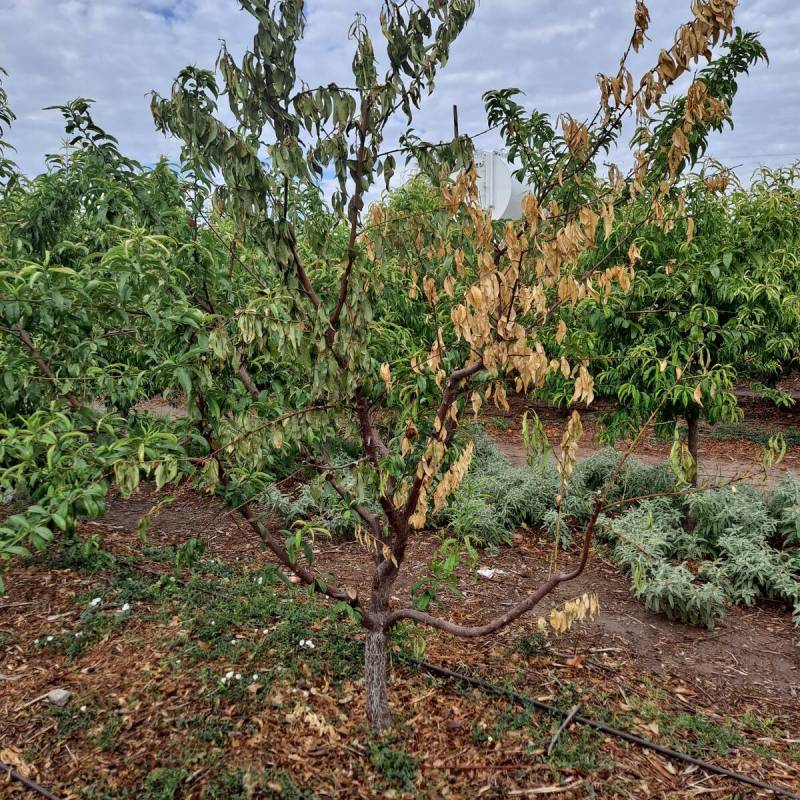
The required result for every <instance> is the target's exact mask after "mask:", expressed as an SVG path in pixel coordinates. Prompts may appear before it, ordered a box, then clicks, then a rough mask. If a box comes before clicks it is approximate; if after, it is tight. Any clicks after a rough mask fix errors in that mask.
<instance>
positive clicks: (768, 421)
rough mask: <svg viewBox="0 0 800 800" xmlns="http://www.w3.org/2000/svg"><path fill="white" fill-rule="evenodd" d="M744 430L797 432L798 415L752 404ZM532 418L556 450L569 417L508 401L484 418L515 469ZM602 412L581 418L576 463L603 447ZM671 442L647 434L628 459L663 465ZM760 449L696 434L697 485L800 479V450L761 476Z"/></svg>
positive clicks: (621, 446) (623, 446)
mask: <svg viewBox="0 0 800 800" xmlns="http://www.w3.org/2000/svg"><path fill="white" fill-rule="evenodd" d="M747 408H748V411H747V414H746V421H747V423H746V426H743V429H744V428H745V427H746V428H749V429H750V430H752V431H756V432H764V433H767V434H769V435H771V434H773V433H775V432H778V431H792V432H794V431H795V430H796V426H797V414H796V412H794V411H785V410H780V409H775V408H774V407H771V406H769V407H768V406H766V405H765V404H764V403H758V402H754V403H751V404H749V405H748V407H747ZM526 410H529V411H533V412H535V413H536V414H537V415H538V416H539V418H540V420H541V421H542V424H543V426H544V429H545V431H546V433H547V435H548V437H549V438H550V441H551V443H553V444H554V445H557V444H558V442H559V441H560V440H561V436H562V435H563V432H564V428H565V426H566V422H567V419H568V412H565V411H563V410H561V409H556V408H552V407H550V406H542V405H532V404H526V403H523V402H521V401H520V400H519V399H518V398H515V399H514V400H513V401H512V405H511V410H510V411H509V412H508V413H505V414H502V413H493V414H491V415H488V416H486V417H485V418H484V420H483V422H484V424H485V426H486V430H487V431H488V433H490V434H491V436H492V437H493V438H494V439H495V441H496V442H497V444H498V446H499V447H500V449H501V450H502V452H503V454H504V455H505V456H506V458H508V460H509V461H510V462H511V463H512V464H513V465H515V466H521V465H522V464H524V463H525V460H526V452H525V446H524V443H523V440H522V430H521V419H522V415H523V413H524V412H525V411H526ZM604 410H606V409H604V408H602V407H601V408H597V409H595V408H593V409H592V410H586V411H582V412H581V418H582V421H583V426H584V436H583V439H582V442H581V447H580V449H579V451H578V452H579V458H586V457H588V456H590V455H592V454H593V453H596V452H597V451H598V450H600V449H602V448H603V447H605V446H606V445H604V444H603V442H602V441H601V440H600V433H601V425H600V421H599V417H600V414H601V413H602V412H603V411H604ZM630 444H631V442H630V441H625V440H623V441H619V442H617V443H616V445H615V449H616V450H618V451H620V452H625V451H627V449H628V448H629V447H630ZM671 447H672V442H671V441H664V440H663V439H661V438H659V437H658V436H655V435H654V434H652V433H651V432H647V433H646V434H645V436H644V437H643V439H642V440H641V442H640V444H639V446H638V447H636V448H635V450H634V452H633V455H634V456H635V457H636V458H637V459H639V460H640V461H644V462H646V463H649V464H663V463H664V462H665V461H666V460H667V459H668V458H669V453H670V449H671ZM762 449H763V447H762V446H761V445H759V444H757V443H755V442H752V441H746V440H744V439H738V440H720V439H717V438H713V436H712V430H711V429H710V428H709V427H708V426H704V427H702V428H701V440H700V459H699V461H700V479H701V481H702V482H704V483H705V484H706V485H708V486H716V485H721V484H725V483H729V482H731V481H739V480H742V482H746V483H750V484H752V485H754V486H772V485H774V484H775V483H776V482H777V481H779V480H780V478H781V476H782V475H783V474H784V473H785V472H787V471H792V472H796V473H800V447H798V446H794V447H788V448H787V452H786V456H785V458H784V460H783V462H782V463H781V464H779V465H777V466H775V467H772V468H770V469H769V470H768V471H767V472H766V474H765V473H764V471H763V468H762V467H760V458H761V452H762Z"/></svg>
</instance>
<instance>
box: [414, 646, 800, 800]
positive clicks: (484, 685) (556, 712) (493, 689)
mask: <svg viewBox="0 0 800 800" xmlns="http://www.w3.org/2000/svg"><path fill="white" fill-rule="evenodd" d="M399 655H400V658H401V659H402V660H403V661H406V662H408V663H409V664H413V665H415V666H417V667H419V668H420V669H422V670H424V671H425V672H429V673H431V675H438V676H439V677H443V678H450V679H452V680H457V681H461V682H463V683H468V684H471V685H472V686H477V687H479V688H480V689H483V690H484V691H486V692H489V693H491V694H495V695H500V696H502V697H508V698H510V699H512V700H515V701H516V702H518V703H520V704H521V705H523V706H533V707H534V708H538V709H539V710H540V711H546V712H547V713H548V714H552V715H553V716H558V717H563V716H564V712H563V711H562V710H561V709H560V708H556V706H551V705H549V704H548V703H543V702H542V701H541V700H534V699H533V698H532V697H527V696H526V695H524V694H519V693H518V692H515V691H512V690H510V689H504V688H503V687H502V686H497V685H496V684H493V683H489V682H488V681H485V680H483V679H481V678H473V677H471V676H470V675H465V674H464V673H462V672H454V671H453V670H450V669H447V668H446V667H440V666H438V665H436V664H431V663H429V662H428V661H421V660H417V659H415V658H411V657H410V656H406V655H404V654H399ZM572 720H573V721H574V722H579V723H580V724H581V725H587V726H588V727H590V728H594V729H595V730H597V731H602V732H603V733H606V734H608V735H609V736H616V737H617V738H618V739H624V740H625V741H627V742H631V743H633V744H636V745H639V747H645V748H647V749H648V750H653V751H655V752H656V753H660V754H661V755H662V756H666V757H667V758H672V759H675V760H677V761H685V762H686V763H688V764H694V765H695V766H697V767H700V769H702V770H705V771H706V772H713V773H714V774H716V775H722V776H723V777H725V778H730V779H731V780H734V781H739V783H745V784H747V785H748V786H753V787H755V788H756V789H764V790H765V791H769V792H773V794H775V795H777V796H778V797H788V798H789V800H800V795H798V794H795V793H794V792H792V791H790V790H789V789H785V788H783V787H782V786H773V785H772V784H769V783H764V782H763V781H759V780H756V779H755V778H749V777H748V776H747V775H740V774H739V773H738V772H733V771H731V770H729V769H725V767H718V766H716V764H709V763H708V762H707V761H701V760H700V759H699V758H694V757H693V756H690V755H688V754H686V753H679V752H678V751H677V750H670V748H668V747H662V746H661V745H660V744H656V743H655V742H651V741H650V740H649V739H642V738H641V737H640V736H635V735H634V734H632V733H628V732H627V731H621V730H619V729H618V728H612V727H611V726H610V725H605V724H604V723H602V722H597V721H596V720H593V719H590V718H589V717H584V716H581V715H580V714H575V715H574V716H573V717H572Z"/></svg>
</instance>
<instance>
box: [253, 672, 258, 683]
mask: <svg viewBox="0 0 800 800" xmlns="http://www.w3.org/2000/svg"><path fill="white" fill-rule="evenodd" d="M253 680H254V681H257V680H258V673H257V672H254V673H253Z"/></svg>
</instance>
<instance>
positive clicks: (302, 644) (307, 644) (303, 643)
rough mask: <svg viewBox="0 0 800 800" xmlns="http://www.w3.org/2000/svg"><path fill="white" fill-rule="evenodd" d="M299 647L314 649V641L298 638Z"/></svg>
mask: <svg viewBox="0 0 800 800" xmlns="http://www.w3.org/2000/svg"><path fill="white" fill-rule="evenodd" d="M300 647H305V648H306V649H308V650H313V649H314V642H312V641H311V639H301V640H300Z"/></svg>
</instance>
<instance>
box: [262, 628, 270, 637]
mask: <svg viewBox="0 0 800 800" xmlns="http://www.w3.org/2000/svg"><path fill="white" fill-rule="evenodd" d="M261 633H263V634H264V635H265V636H266V635H267V634H268V633H269V630H268V629H267V628H264V629H263V630H262V631H261Z"/></svg>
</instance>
